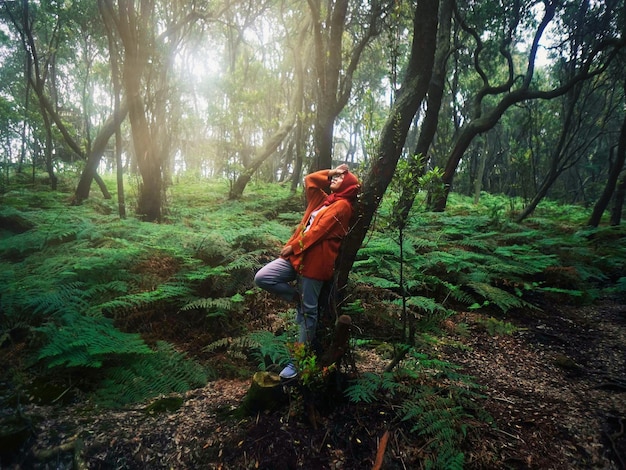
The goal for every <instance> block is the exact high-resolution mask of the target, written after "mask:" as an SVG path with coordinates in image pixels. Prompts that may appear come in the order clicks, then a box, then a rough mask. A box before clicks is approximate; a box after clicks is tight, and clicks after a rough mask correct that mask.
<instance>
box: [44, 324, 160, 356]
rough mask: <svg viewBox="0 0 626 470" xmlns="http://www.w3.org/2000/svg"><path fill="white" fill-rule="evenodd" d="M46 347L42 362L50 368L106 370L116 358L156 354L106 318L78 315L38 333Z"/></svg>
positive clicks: (49, 325) (133, 335)
mask: <svg viewBox="0 0 626 470" xmlns="http://www.w3.org/2000/svg"><path fill="white" fill-rule="evenodd" d="M36 331H38V332H40V333H42V334H43V335H44V338H45V340H44V342H45V345H44V346H43V347H42V348H41V349H40V350H39V355H38V359H39V360H41V361H43V362H45V363H46V364H47V366H48V367H58V366H64V367H68V368H72V367H95V368H99V367H102V366H103V364H104V362H106V361H107V360H111V359H112V358H113V357H115V356H123V355H128V354H134V355H137V354H151V353H152V350H151V349H150V348H149V347H148V346H147V345H146V344H145V343H144V341H143V339H141V336H140V335H138V334H136V333H123V332H121V331H119V330H118V329H117V328H115V327H114V326H113V321H112V320H110V319H108V318H104V317H86V316H83V315H80V314H79V313H77V312H71V313H67V314H65V315H63V316H62V318H61V319H60V321H59V324H58V325H57V324H53V323H48V324H46V325H43V326H41V327H39V328H37V329H36Z"/></svg>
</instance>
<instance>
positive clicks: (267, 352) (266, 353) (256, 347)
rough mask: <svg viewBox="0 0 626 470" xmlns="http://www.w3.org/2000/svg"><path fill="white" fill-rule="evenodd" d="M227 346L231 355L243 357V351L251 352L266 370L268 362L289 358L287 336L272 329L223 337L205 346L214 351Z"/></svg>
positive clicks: (277, 362)
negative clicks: (275, 332)
mask: <svg viewBox="0 0 626 470" xmlns="http://www.w3.org/2000/svg"><path fill="white" fill-rule="evenodd" d="M220 348H226V349H227V350H228V352H229V354H231V355H236V356H237V357H242V356H241V353H245V354H249V355H250V356H252V357H253V358H254V359H255V360H256V361H257V363H258V367H259V369H260V370H265V368H266V366H267V365H268V364H285V363H286V362H287V361H288V360H289V350H288V349H287V336H286V335H285V334H282V335H275V334H274V333H272V332H270V331H253V332H251V333H248V334H247V335H243V336H239V337H236V338H222V339H219V340H217V341H214V342H213V343H211V344H209V345H208V346H206V347H205V348H204V351H206V352H212V351H215V350H217V349H220Z"/></svg>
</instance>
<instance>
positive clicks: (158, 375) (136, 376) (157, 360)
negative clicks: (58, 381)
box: [94, 341, 208, 407]
mask: <svg viewBox="0 0 626 470" xmlns="http://www.w3.org/2000/svg"><path fill="white" fill-rule="evenodd" d="M128 359H129V360H127V361H125V363H124V364H122V365H118V366H115V367H111V368H108V369H106V370H105V371H104V376H103V378H102V381H101V382H100V386H99V388H98V390H97V391H96V392H95V393H94V400H95V401H96V403H98V404H100V405H102V406H107V407H119V406H124V405H128V404H132V403H138V402H141V401H144V400H146V399H147V398H150V397H154V396H158V395H166V394H169V393H183V392H186V391H187V390H190V389H193V388H197V387H202V386H203V385H205V384H206V382H207V379H208V374H207V371H206V370H205V369H204V368H203V367H202V366H200V365H199V364H197V363H195V362H194V361H191V360H190V359H188V358H187V357H186V355H185V354H183V353H180V352H178V351H176V350H175V349H174V347H173V346H172V345H170V344H167V343H165V342H162V341H159V342H158V343H157V345H156V350H155V351H153V352H152V353H151V354H149V355H146V354H141V355H138V356H136V357H129V358H128Z"/></svg>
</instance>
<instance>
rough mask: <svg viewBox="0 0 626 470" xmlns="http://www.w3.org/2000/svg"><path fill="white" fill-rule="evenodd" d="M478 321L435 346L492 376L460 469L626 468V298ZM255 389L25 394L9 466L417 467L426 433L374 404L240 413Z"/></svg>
mask: <svg viewBox="0 0 626 470" xmlns="http://www.w3.org/2000/svg"><path fill="white" fill-rule="evenodd" d="M257 313H258V314H259V318H263V317H265V318H271V316H267V315H266V316H264V314H263V312H257ZM482 320H484V317H483V318H482V319H481V317H480V315H479V314H477V313H469V312H466V313H458V314H457V315H456V316H454V317H451V318H449V319H448V320H447V321H446V328H447V330H448V331H449V332H450V333H449V335H450V337H451V338H452V339H453V340H454V345H439V346H435V352H436V354H438V356H439V357H440V358H441V359H444V360H448V361H450V362H452V363H455V364H458V365H460V366H462V371H463V372H464V373H467V374H470V375H472V376H473V377H474V378H475V381H476V382H477V383H479V384H481V385H483V386H484V387H485V388H484V390H483V391H482V393H483V394H484V399H483V400H484V401H483V403H482V406H483V407H484V408H485V410H486V411H487V412H488V413H489V414H490V415H491V416H492V417H493V420H494V422H493V423H492V424H486V423H480V422H477V423H476V424H475V425H474V426H472V427H471V428H470V431H469V432H468V435H467V438H466V439H465V443H464V447H463V451H464V453H465V466H464V468H468V469H542V470H544V469H553V470H560V469H563V470H566V469H567V470H572V469H618V470H619V469H624V468H626V432H625V427H626V305H624V304H621V303H617V302H614V301H610V300H604V301H601V302H597V303H595V304H593V305H587V306H572V305H564V304H552V305H545V306H544V308H543V310H542V311H535V310H533V311H528V312H524V311H516V312H515V314H511V315H509V316H508V317H507V318H506V321H508V322H511V323H512V324H514V325H515V326H516V327H517V328H518V329H517V331H515V332H514V333H512V334H500V335H494V334H493V332H491V333H490V332H489V331H487V329H486V328H485V327H484V325H485V322H484V321H482ZM459 324H465V325H467V327H464V328H465V331H464V333H465V334H462V335H460V334H458V331H459V329H458V328H457V325H459ZM354 358H355V361H356V365H357V370H358V371H360V372H361V371H366V370H369V371H378V372H380V371H382V369H383V368H384V367H385V365H386V363H387V362H388V359H384V358H382V357H380V356H379V355H378V354H376V352H375V351H374V350H356V351H354ZM249 387H250V380H242V379H220V380H216V381H212V382H209V383H208V384H207V385H206V386H205V387H204V388H200V389H195V390H192V391H190V392H188V393H186V394H185V395H184V401H183V403H182V405H180V406H179V407H175V408H173V409H169V410H167V409H166V410H165V411H163V412H154V413H149V412H146V408H147V405H148V404H147V403H146V404H142V405H140V406H137V407H135V408H133V409H126V410H103V409H94V408H93V406H90V405H88V404H85V403H80V402H75V403H71V404H69V405H63V406H62V405H59V404H57V405H46V406H43V405H34V404H28V405H25V406H24V407H23V411H24V413H25V414H26V415H28V416H30V417H33V419H32V423H33V425H32V437H31V438H30V439H29V440H28V441H27V444H26V445H25V446H24V447H23V448H22V450H21V453H20V454H19V455H16V456H13V458H12V459H11V460H10V461H9V460H7V458H6V456H5V461H4V464H5V465H0V466H1V467H2V468H10V469H22V468H23V469H26V468H29V469H30V468H34V469H64V468H90V469H147V468H149V469H200V468H202V469H257V468H258V469H292V468H293V469H296V468H301V469H312V470H313V469H315V470H318V469H369V468H373V467H374V464H375V460H376V457H377V454H378V455H379V457H382V458H383V466H382V467H381V468H384V469H408V468H411V469H415V468H421V464H420V462H421V461H422V456H423V452H424V448H425V446H424V442H423V440H421V439H418V438H417V437H416V436H415V435H414V434H411V433H410V432H409V431H408V429H407V427H406V426H404V425H403V423H399V422H397V420H395V419H393V418H392V417H391V416H389V415H388V414H386V413H383V412H381V409H380V407H377V406H376V404H375V403H373V404H370V405H366V404H359V405H354V404H351V403H349V402H347V401H343V402H338V403H336V404H335V406H333V407H329V409H328V411H327V412H326V413H323V414H322V415H320V416H318V418H317V419H316V420H315V421H314V422H311V421H310V420H308V419H306V417H305V416H304V413H301V412H298V411H297V410H294V402H293V400H292V401H291V402H288V403H285V405H284V406H283V407H280V408H279V409H277V410H275V411H272V412H262V413H259V414H256V415H254V416H239V417H237V415H235V414H234V413H233V410H235V409H237V408H238V407H239V405H240V404H241V402H242V400H243V398H244V397H245V396H246V393H247V392H248V389H249ZM383 436H384V437H385V438H384V439H383ZM382 443H386V446H385V447H384V446H383V445H382ZM0 463H2V462H0Z"/></svg>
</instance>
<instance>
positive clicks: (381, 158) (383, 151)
mask: <svg viewBox="0 0 626 470" xmlns="http://www.w3.org/2000/svg"><path fill="white" fill-rule="evenodd" d="M438 10H439V1H438V0H418V2H417V4H416V7H415V12H414V18H413V42H412V45H411V54H410V57H409V63H408V67H407V69H406V72H405V76H404V79H403V82H402V86H401V88H400V90H398V94H397V99H396V101H395V103H394V104H393V106H392V109H391V112H390V114H389V117H388V118H387V121H386V122H385V125H384V126H383V129H382V132H381V136H380V141H379V143H378V146H377V149H376V151H375V153H376V154H375V155H374V159H373V160H374V161H373V164H372V167H371V169H370V171H369V172H368V174H367V175H366V176H365V178H364V181H363V191H362V194H361V200H360V203H359V204H358V205H357V207H356V210H355V213H354V216H353V221H352V229H351V231H350V233H349V234H348V236H347V237H346V239H345V240H344V243H343V245H342V252H341V255H340V257H339V261H338V278H337V282H338V287H339V289H340V293H342V292H343V288H344V287H345V286H346V284H347V282H348V273H349V272H350V269H351V268H352V264H353V263H354V260H355V259H356V255H357V253H358V251H359V249H360V247H361V243H362V242H363V240H364V239H365V236H366V234H367V231H368V229H369V227H370V224H371V222H372V219H373V217H374V214H375V212H376V209H377V208H378V205H379V204H380V201H381V199H382V197H383V194H384V193H385V191H386V189H387V186H388V185H389V183H390V182H391V179H392V178H393V174H394V172H395V168H396V165H397V163H398V159H399V158H400V155H401V154H402V150H403V148H404V142H405V140H406V136H407V133H408V131H409V127H410V126H411V122H412V121H413V117H414V116H415V113H416V112H417V111H418V109H419V107H420V106H421V104H422V101H423V99H424V96H425V95H426V91H427V89H428V84H429V82H430V79H431V76H432V70H433V64H434V57H435V48H436V43H437V16H438Z"/></svg>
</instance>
